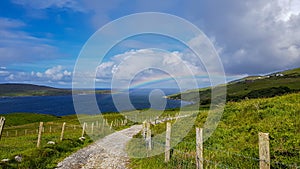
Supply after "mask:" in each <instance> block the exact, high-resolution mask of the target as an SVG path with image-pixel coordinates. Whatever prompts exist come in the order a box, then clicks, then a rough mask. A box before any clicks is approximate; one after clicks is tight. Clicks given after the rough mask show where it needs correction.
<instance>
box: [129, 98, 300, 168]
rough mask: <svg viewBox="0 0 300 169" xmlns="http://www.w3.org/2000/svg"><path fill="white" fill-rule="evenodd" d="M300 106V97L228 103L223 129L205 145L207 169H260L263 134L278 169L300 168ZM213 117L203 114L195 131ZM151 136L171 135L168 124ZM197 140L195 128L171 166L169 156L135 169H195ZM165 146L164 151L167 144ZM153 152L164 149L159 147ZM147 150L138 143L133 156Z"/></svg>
mask: <svg viewBox="0 0 300 169" xmlns="http://www.w3.org/2000/svg"><path fill="white" fill-rule="evenodd" d="M299 103H300V93H295V94H287V95H284V96H277V97H273V98H260V99H249V100H243V101H240V102H228V103H227V105H226V106H225V110H224V113H223V117H222V119H221V121H220V122H219V124H218V127H217V129H216V130H215V132H214V133H213V135H212V136H211V137H210V138H209V139H208V140H206V141H205V142H204V159H205V161H204V166H205V167H207V168H215V167H216V168H259V161H258V158H259V155H258V133H259V132H266V133H269V134H270V152H271V166H272V168H293V166H294V168H295V166H299V165H300V160H299V156H300V154H299V153H300V121H299V119H300V104H299ZM207 115H208V111H205V110H203V111H200V112H199V114H198V116H197V119H196V122H195V124H194V127H203V124H204V122H205V121H206V117H207ZM173 123H174V121H173ZM151 130H152V136H153V137H155V136H157V135H158V134H161V133H162V132H164V131H165V124H159V125H152V126H151ZM205 132H206V131H205V130H204V133H205ZM175 133H176V130H175V131H174V130H172V135H174V134H175ZM136 137H141V136H140V135H137V136H136ZM195 137H196V136H195V128H192V129H191V130H190V131H189V132H188V134H187V136H186V137H185V138H184V139H183V140H182V141H181V142H180V143H179V144H178V145H176V146H175V147H173V148H172V151H171V161H170V162H169V163H165V162H164V154H161V155H156V156H152V157H149V158H141V159H138V158H132V159H131V164H130V166H131V167H132V168H143V169H144V168H146V169H147V168H149V169H150V168H151V169H152V168H195V165H196V164H195V154H196V152H195ZM171 142H172V140H171ZM161 144H162V145H163V144H164V141H162V142H161ZM153 146H154V147H159V146H161V145H160V144H158V143H153ZM145 148H146V147H145V142H138V141H136V140H132V141H131V142H130V143H129V144H128V151H130V152H141V151H142V150H145ZM160 148H164V147H163V146H161V147H160Z"/></svg>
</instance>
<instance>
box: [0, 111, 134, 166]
mask: <svg viewBox="0 0 300 169" xmlns="http://www.w3.org/2000/svg"><path fill="white" fill-rule="evenodd" d="M1 116H5V118H6V124H5V127H4V131H3V134H2V138H1V140H0V161H1V160H2V159H10V160H9V162H0V168H9V169H11V168H26V169H27V168H55V166H56V165H57V163H58V162H59V161H61V160H63V159H64V158H65V157H67V156H69V155H70V154H71V153H73V152H75V151H77V150H79V149H81V148H83V147H85V146H87V145H88V144H90V143H92V142H93V139H98V138H102V137H104V136H105V135H107V134H109V133H112V132H113V131H114V130H121V129H124V128H127V127H129V126H130V125H132V124H133V123H132V122H131V121H128V122H127V123H126V124H123V125H122V124H121V121H122V120H124V117H123V116H122V115H121V114H119V113H110V114H104V115H103V116H102V117H103V118H104V119H106V120H107V123H108V124H109V125H106V124H105V125H103V124H102V122H103V121H104V120H102V118H100V117H99V116H100V115H81V116H79V119H80V120H81V122H86V123H87V127H86V133H87V134H88V135H87V134H85V137H86V139H85V140H84V141H80V140H79V137H81V134H82V127H81V125H80V123H79V121H78V118H77V116H76V115H71V116H62V117H56V116H51V115H44V114H31V113H12V114H5V115H1ZM97 119H99V120H97ZM40 121H43V122H44V130H43V133H42V140H41V141H42V142H41V147H40V148H36V144H37V135H38V134H37V131H38V128H39V122H40ZM96 121H97V123H96ZM63 122H66V128H65V132H64V139H63V140H62V141H60V135H61V130H62V124H63ZM92 122H93V123H94V130H93V131H94V132H93V134H91V130H92ZM112 122H113V123H114V124H113V125H112V128H113V129H114V130H111V129H110V124H111V123H112ZM96 125H98V126H96ZM49 141H54V142H55V144H54V145H52V144H47V143H48V142H49ZM16 155H20V156H22V162H18V161H16V160H15V159H14V157H15V156H16Z"/></svg>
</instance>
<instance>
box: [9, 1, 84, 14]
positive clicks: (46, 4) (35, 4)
mask: <svg viewBox="0 0 300 169" xmlns="http://www.w3.org/2000/svg"><path fill="white" fill-rule="evenodd" d="M12 2H13V3H15V4H18V5H23V6H25V7H27V8H32V9H41V10H42V9H47V8H69V9H72V10H74V11H80V12H83V11H84V9H83V8H82V6H81V5H80V4H78V1H77V0H47V1H30V0H13V1H12Z"/></svg>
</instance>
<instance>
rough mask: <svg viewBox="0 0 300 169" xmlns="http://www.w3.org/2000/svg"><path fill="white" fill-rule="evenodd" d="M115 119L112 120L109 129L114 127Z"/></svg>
mask: <svg viewBox="0 0 300 169" xmlns="http://www.w3.org/2000/svg"><path fill="white" fill-rule="evenodd" d="M113 123H114V121H111V123H110V127H109V129H112V126H113Z"/></svg>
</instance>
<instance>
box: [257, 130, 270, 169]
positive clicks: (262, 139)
mask: <svg viewBox="0 0 300 169" xmlns="http://www.w3.org/2000/svg"><path fill="white" fill-rule="evenodd" d="M258 137H259V167H260V169H270V148H269V133H262V132H259V133H258Z"/></svg>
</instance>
